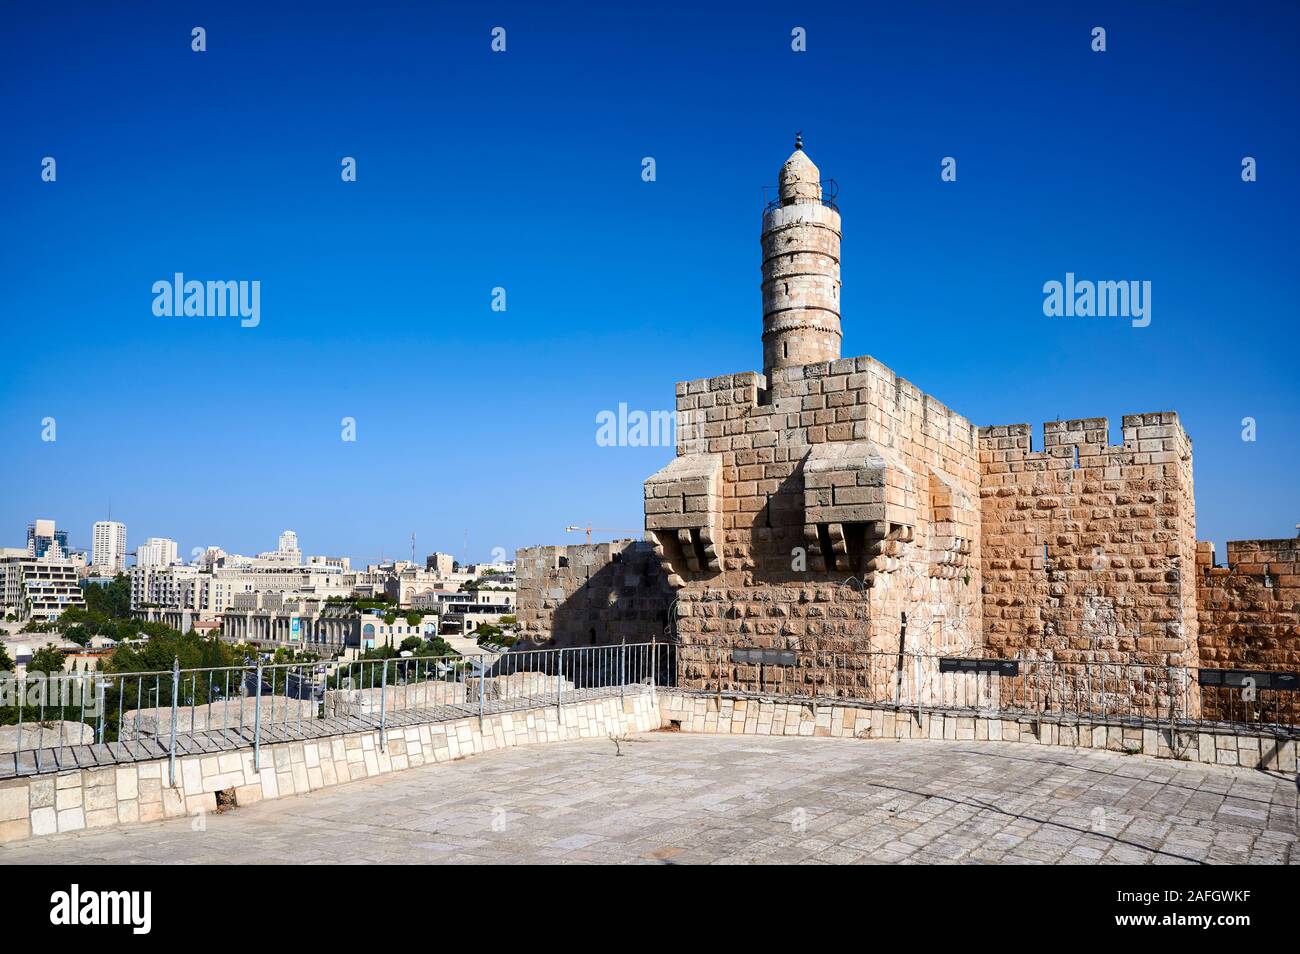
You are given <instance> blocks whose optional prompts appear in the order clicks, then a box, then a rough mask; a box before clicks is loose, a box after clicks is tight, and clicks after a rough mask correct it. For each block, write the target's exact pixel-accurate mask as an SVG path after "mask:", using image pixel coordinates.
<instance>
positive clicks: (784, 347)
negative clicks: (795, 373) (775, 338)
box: [781, 341, 790, 358]
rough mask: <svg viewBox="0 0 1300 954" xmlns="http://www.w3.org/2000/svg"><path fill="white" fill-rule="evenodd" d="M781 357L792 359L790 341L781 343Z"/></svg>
mask: <svg viewBox="0 0 1300 954" xmlns="http://www.w3.org/2000/svg"><path fill="white" fill-rule="evenodd" d="M781 357H783V358H788V357H790V342H788V341H782V342H781Z"/></svg>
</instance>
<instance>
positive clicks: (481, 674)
mask: <svg viewBox="0 0 1300 954" xmlns="http://www.w3.org/2000/svg"><path fill="white" fill-rule="evenodd" d="M483 660H484V657H483V656H479V657H478V730H479V731H480V732H482V731H483V684H484V683H485V682H487V667H486V666H485V665H484V664H483Z"/></svg>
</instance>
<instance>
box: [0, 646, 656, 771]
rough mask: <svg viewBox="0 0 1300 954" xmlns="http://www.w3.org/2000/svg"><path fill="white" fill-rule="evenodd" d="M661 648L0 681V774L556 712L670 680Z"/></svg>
mask: <svg viewBox="0 0 1300 954" xmlns="http://www.w3.org/2000/svg"><path fill="white" fill-rule="evenodd" d="M669 661H670V656H669V653H668V650H667V649H666V647H665V645H664V644H663V643H658V644H655V643H635V644H633V643H629V644H622V645H611V646H595V647H582V648H574V649H539V650H523V651H518V652H506V653H500V654H496V653H487V652H484V653H478V654H469V655H446V656H419V657H415V656H397V657H392V658H389V659H366V660H355V661H326V662H291V663H267V662H263V661H260V660H259V661H256V662H250V663H248V664H246V665H242V666H226V667H216V668H203V669H182V668H181V667H180V666H179V664H178V663H177V664H174V665H173V667H172V669H171V670H170V671H166V670H163V671H155V672H122V673H114V672H106V673H100V672H94V673H84V674H66V673H59V674H55V675H46V674H44V673H31V674H28V675H26V676H24V677H22V678H15V677H14V676H13V674H12V673H0V778H7V777H13V776H17V775H34V774H40V773H44V772H57V771H66V770H69V769H74V768H88V767H97V766H103V765H110V764H119V763H123V762H133V761H140V760H144V759H160V758H166V759H168V761H169V776H170V780H172V781H174V778H175V761H176V759H177V757H184V756H187V755H196V754H206V753H213V752H222V751H229V750H232V749H241V748H251V749H252V750H253V758H254V763H255V765H257V766H258V767H259V768H260V765H261V747H262V746H263V745H264V744H271V743H278V742H286V741H294V740H302V739H313V738H325V737H329V736H336V735H343V734H346V733H351V732H360V731H367V730H374V729H377V730H378V731H379V733H380V740H381V745H382V744H383V742H384V738H385V733H387V731H388V730H389V729H393V728H401V727H405V726H408V725H418V724H425V723H430V722H441V721H448V720H454V719H463V718H467V717H475V716H476V717H478V718H479V719H480V720H482V719H483V718H484V717H485V716H487V715H491V714H495V713H498V712H505V711H511V710H521V709H535V708H538V707H541V706H556V707H560V706H563V705H566V704H568V703H571V702H581V701H586V700H590V699H601V698H608V697H610V696H620V695H623V694H626V693H627V692H629V691H638V690H642V689H646V688H648V689H650V690H653V689H654V688H655V687H656V686H662V685H664V684H665V680H671V678H672V673H671V669H670V665H669Z"/></svg>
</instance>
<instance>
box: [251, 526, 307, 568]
mask: <svg viewBox="0 0 1300 954" xmlns="http://www.w3.org/2000/svg"><path fill="white" fill-rule="evenodd" d="M257 558H258V559H259V560H269V561H272V562H275V563H292V564H294V565H297V564H300V563H302V551H301V550H299V549H298V534H296V533H294V532H293V531H292V530H286V531H284V533H282V534H280V545H279V546H278V547H277V548H276V549H274V550H269V551H267V552H265V553H259V554H258V555H257Z"/></svg>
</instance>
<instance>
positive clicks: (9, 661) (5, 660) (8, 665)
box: [0, 646, 14, 672]
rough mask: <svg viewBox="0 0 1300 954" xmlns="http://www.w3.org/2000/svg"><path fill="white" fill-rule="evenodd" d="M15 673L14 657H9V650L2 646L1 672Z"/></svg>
mask: <svg viewBox="0 0 1300 954" xmlns="http://www.w3.org/2000/svg"><path fill="white" fill-rule="evenodd" d="M13 671H14V660H13V657H12V656H10V655H9V650H7V649H6V648H5V647H4V646H0V672H13Z"/></svg>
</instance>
